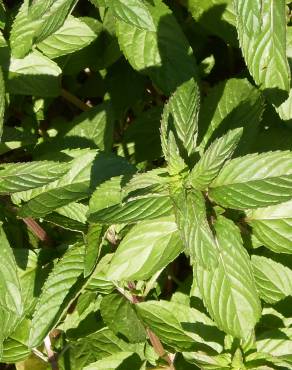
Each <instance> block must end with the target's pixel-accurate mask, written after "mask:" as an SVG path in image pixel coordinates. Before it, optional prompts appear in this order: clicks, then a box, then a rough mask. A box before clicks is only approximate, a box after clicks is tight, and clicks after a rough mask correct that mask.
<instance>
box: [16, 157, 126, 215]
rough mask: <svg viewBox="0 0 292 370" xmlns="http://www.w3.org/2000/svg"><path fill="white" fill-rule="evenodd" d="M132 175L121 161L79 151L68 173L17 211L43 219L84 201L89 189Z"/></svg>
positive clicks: (41, 190)
mask: <svg viewBox="0 0 292 370" xmlns="http://www.w3.org/2000/svg"><path fill="white" fill-rule="evenodd" d="M132 171H133V168H132V166H130V165H129V164H128V163H127V162H126V161H125V160H123V159H122V158H119V157H116V156H114V155H106V154H102V153H100V154H98V152H97V151H96V150H90V151H89V150H85V151H80V155H79V156H78V157H77V158H76V159H75V160H73V162H72V166H71V169H70V170H69V171H68V173H67V174H66V175H65V176H63V177H62V178H61V179H60V180H57V181H56V182H53V183H51V184H49V186H47V187H44V188H41V189H40V190H38V192H37V193H36V195H35V196H34V197H32V199H31V200H30V201H29V202H27V203H26V204H25V205H24V206H23V207H22V208H21V209H20V214H21V215H22V216H25V215H30V216H33V217H43V216H45V215H46V214H48V213H50V212H52V211H53V210H55V209H57V208H60V207H62V206H64V205H66V204H68V203H71V202H73V201H77V200H80V199H82V198H86V197H87V196H88V195H89V194H90V192H91V191H92V189H94V188H95V186H96V185H98V184H100V183H102V182H103V181H104V180H106V179H108V178H110V177H112V176H115V175H119V174H120V173H128V172H132Z"/></svg>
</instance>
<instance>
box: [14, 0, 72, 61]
mask: <svg viewBox="0 0 292 370" xmlns="http://www.w3.org/2000/svg"><path fill="white" fill-rule="evenodd" d="M76 2H77V1H76V0H57V1H54V0H49V1H47V0H39V1H35V2H34V3H32V4H30V3H31V2H30V1H29V0H25V1H24V2H23V4H22V6H21V7H20V9H19V11H18V13H17V15H16V17H15V19H14V22H13V25H12V29H11V33H10V46H11V52H12V55H13V57H15V58H23V57H24V56H25V55H26V54H28V53H29V51H30V50H31V49H32V46H33V44H36V43H39V42H41V41H43V40H44V39H46V38H47V37H49V36H50V35H51V34H53V33H54V32H56V31H57V30H58V29H59V28H60V27H62V25H63V24H64V22H65V20H66V18H67V16H68V15H69V14H70V12H71V11H72V8H73V7H74V5H75V4H76Z"/></svg>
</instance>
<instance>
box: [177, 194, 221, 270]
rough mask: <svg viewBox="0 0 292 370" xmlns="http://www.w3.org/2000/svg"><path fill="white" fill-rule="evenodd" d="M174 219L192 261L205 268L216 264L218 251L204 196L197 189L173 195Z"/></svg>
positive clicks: (210, 267) (213, 266)
mask: <svg viewBox="0 0 292 370" xmlns="http://www.w3.org/2000/svg"><path fill="white" fill-rule="evenodd" d="M173 203H174V208H175V213H176V221H177V224H178V227H179V230H180V234H181V237H182V240H183V242H184V245H185V247H186V249H187V251H188V253H189V254H190V256H191V262H192V263H198V264H199V265H200V266H203V267H204V268H206V269H212V268H216V267H217V266H218V253H217V248H216V244H215V240H214V237H213V233H212V231H211V229H210V226H209V224H208V220H207V213H206V206H205V201H204V197H203V195H202V194H201V192H199V191H195V190H193V191H182V192H180V193H179V194H175V195H174V196H173Z"/></svg>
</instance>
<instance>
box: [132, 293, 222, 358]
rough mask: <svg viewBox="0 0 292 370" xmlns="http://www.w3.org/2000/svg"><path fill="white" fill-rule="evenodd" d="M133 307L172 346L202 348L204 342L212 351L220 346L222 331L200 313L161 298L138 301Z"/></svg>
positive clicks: (176, 347)
mask: <svg viewBox="0 0 292 370" xmlns="http://www.w3.org/2000/svg"><path fill="white" fill-rule="evenodd" d="M136 307H137V311H138V313H139V316H140V317H141V318H142V320H143V321H144V322H145V323H146V325H147V326H149V328H150V329H151V330H153V332H154V333H155V334H156V335H157V336H158V337H159V338H160V339H161V340H162V341H163V342H164V343H166V344H167V345H169V346H171V347H172V348H174V349H175V350H177V351H183V350H186V349H188V350H191V349H203V348H204V345H205V346H206V347H207V348H208V347H209V349H210V348H212V349H214V350H215V351H216V352H220V351H221V350H222V343H223V337H224V334H223V333H222V332H220V331H219V330H218V329H217V328H216V327H215V325H214V323H213V321H212V320H211V319H210V318H209V317H208V316H207V315H205V314H204V313H201V312H200V311H198V310H196V309H194V308H190V307H187V306H184V305H182V304H179V303H175V302H167V301H163V300H161V301H148V302H143V303H139V304H138V305H137V306H136ZM200 345H201V347H200Z"/></svg>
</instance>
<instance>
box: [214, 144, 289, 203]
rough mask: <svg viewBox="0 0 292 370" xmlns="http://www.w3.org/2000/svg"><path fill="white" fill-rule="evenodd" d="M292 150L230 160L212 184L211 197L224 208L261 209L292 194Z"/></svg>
mask: <svg viewBox="0 0 292 370" xmlns="http://www.w3.org/2000/svg"><path fill="white" fill-rule="evenodd" d="M291 184H292V153H291V152H289V151H282V152H281V151H275V152H268V153H262V154H249V155H246V156H244V157H241V158H235V159H232V160H231V161H229V162H228V163H227V164H226V165H225V166H224V167H223V169H222V171H221V172H220V173H219V175H218V177H217V178H216V179H215V180H214V181H213V182H212V183H211V185H210V188H209V196H210V197H211V199H213V201H215V202H216V203H218V204H220V205H221V206H223V207H228V208H234V209H248V208H258V207H264V206H267V205H272V204H277V203H281V202H284V201H285V200H288V199H290V198H291V197H292V186H291Z"/></svg>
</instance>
